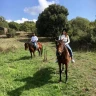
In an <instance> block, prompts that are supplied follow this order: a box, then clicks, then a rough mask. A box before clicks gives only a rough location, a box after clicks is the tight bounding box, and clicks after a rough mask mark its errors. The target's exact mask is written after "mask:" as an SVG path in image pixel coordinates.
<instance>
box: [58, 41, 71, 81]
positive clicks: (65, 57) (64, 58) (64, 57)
mask: <svg viewBox="0 0 96 96" xmlns="http://www.w3.org/2000/svg"><path fill="white" fill-rule="evenodd" d="M56 49H57V59H58V65H59V74H60V79H59V81H60V82H61V73H62V71H63V70H64V65H65V74H66V80H65V82H67V78H68V63H69V61H70V60H71V58H70V56H69V52H68V49H67V47H66V46H65V44H64V42H63V41H62V40H57V41H56ZM62 65H63V66H62Z"/></svg>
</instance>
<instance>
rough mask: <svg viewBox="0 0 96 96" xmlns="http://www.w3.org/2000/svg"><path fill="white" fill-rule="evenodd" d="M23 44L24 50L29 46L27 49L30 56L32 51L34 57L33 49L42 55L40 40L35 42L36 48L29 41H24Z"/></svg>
mask: <svg viewBox="0 0 96 96" xmlns="http://www.w3.org/2000/svg"><path fill="white" fill-rule="evenodd" d="M24 46H25V50H27V49H28V48H29V51H30V54H31V58H32V53H33V55H34V57H35V51H36V50H38V52H39V56H42V53H43V45H42V44H41V43H40V42H37V46H38V48H35V46H34V45H32V44H31V43H29V42H28V43H25V44H24Z"/></svg>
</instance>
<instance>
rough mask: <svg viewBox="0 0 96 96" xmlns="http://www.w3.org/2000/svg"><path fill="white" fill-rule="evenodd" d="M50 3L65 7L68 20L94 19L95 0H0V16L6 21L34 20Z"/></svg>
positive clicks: (95, 14)
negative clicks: (77, 18)
mask: <svg viewBox="0 0 96 96" xmlns="http://www.w3.org/2000/svg"><path fill="white" fill-rule="evenodd" d="M51 4H59V5H61V6H64V7H65V8H67V9H68V12H69V15H68V17H67V18H68V20H71V19H74V18H76V17H83V18H86V19H88V20H89V21H94V20H95V19H96V0H0V16H3V17H5V19H6V21H8V22H11V21H14V22H17V23H23V22H24V21H34V22H35V21H36V20H37V19H38V16H39V14H40V13H42V11H44V9H45V8H47V7H48V6H49V5H51Z"/></svg>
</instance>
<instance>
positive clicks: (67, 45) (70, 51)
mask: <svg viewBox="0 0 96 96" xmlns="http://www.w3.org/2000/svg"><path fill="white" fill-rule="evenodd" d="M66 47H67V48H68V51H69V54H70V56H71V58H72V56H73V52H72V49H71V47H70V46H69V44H66Z"/></svg>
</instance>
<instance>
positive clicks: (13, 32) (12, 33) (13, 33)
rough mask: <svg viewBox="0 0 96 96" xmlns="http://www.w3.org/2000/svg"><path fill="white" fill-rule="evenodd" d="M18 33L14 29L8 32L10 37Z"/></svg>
mask: <svg viewBox="0 0 96 96" xmlns="http://www.w3.org/2000/svg"><path fill="white" fill-rule="evenodd" d="M15 34H16V31H15V30H14V29H11V28H10V29H8V33H7V34H6V35H7V37H8V38H11V37H14V36H15Z"/></svg>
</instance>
